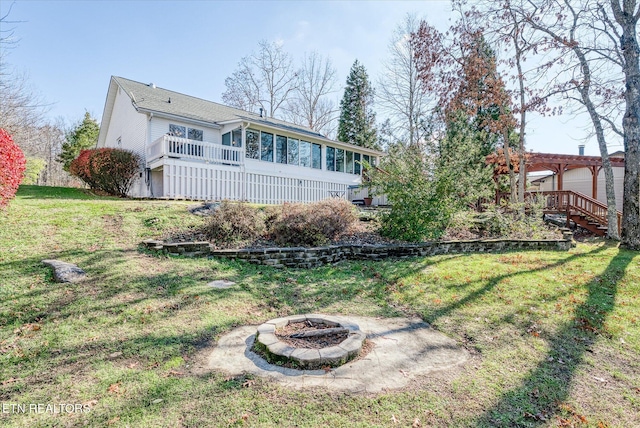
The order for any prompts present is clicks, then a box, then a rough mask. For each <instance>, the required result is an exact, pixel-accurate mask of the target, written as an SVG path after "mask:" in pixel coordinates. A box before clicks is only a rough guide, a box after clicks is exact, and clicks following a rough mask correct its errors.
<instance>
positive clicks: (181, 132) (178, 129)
mask: <svg viewBox="0 0 640 428" xmlns="http://www.w3.org/2000/svg"><path fill="white" fill-rule="evenodd" d="M169 135H171V136H172V137H180V138H187V128H186V126H180V125H173V124H169Z"/></svg>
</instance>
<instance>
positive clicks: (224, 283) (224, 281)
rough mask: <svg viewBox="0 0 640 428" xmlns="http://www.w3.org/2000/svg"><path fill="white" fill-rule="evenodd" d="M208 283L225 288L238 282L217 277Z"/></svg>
mask: <svg viewBox="0 0 640 428" xmlns="http://www.w3.org/2000/svg"><path fill="white" fill-rule="evenodd" d="M207 285H208V286H209V287H212V288H219V289H225V288H231V287H233V286H234V285H236V283H235V282H233V281H229V280H228V279H216V280H215V281H211V282H210V283H208V284H207Z"/></svg>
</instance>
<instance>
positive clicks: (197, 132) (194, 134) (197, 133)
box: [187, 128, 203, 141]
mask: <svg viewBox="0 0 640 428" xmlns="http://www.w3.org/2000/svg"><path fill="white" fill-rule="evenodd" d="M187 135H188V136H189V139H190V140H195V141H202V135H203V132H202V129H193V128H189V132H188V133H187Z"/></svg>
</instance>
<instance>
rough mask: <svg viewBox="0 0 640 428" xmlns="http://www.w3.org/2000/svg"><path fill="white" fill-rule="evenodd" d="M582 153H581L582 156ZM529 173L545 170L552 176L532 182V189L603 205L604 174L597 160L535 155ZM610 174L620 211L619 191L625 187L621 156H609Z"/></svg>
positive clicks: (604, 192) (582, 157)
mask: <svg viewBox="0 0 640 428" xmlns="http://www.w3.org/2000/svg"><path fill="white" fill-rule="evenodd" d="M581 153H582V152H581ZM532 155H533V156H532V157H531V160H530V162H532V163H533V164H534V165H532V167H529V168H530V169H529V170H528V172H529V171H542V170H547V171H550V172H553V174H548V175H545V176H542V177H539V176H538V177H536V178H535V179H531V185H532V187H534V188H537V190H540V191H553V190H572V191H574V192H579V193H582V194H584V195H587V196H590V197H592V198H594V199H597V200H598V201H600V202H602V203H604V204H606V203H607V196H606V189H605V178H604V171H603V170H602V159H601V158H600V156H585V155H584V154H580V155H556V154H553V155H551V154H545V153H535V154H532ZM609 158H610V162H611V166H612V170H613V187H614V192H615V195H616V207H617V209H618V211H622V193H623V191H622V189H623V184H624V152H615V153H611V154H610V155H609Z"/></svg>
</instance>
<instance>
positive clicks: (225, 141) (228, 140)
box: [222, 132, 231, 146]
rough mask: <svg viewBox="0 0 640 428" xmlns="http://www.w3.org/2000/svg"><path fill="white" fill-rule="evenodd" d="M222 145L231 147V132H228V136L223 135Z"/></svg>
mask: <svg viewBox="0 0 640 428" xmlns="http://www.w3.org/2000/svg"><path fill="white" fill-rule="evenodd" d="M222 145H223V146H230V145H231V132H227V133H226V134H222Z"/></svg>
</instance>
